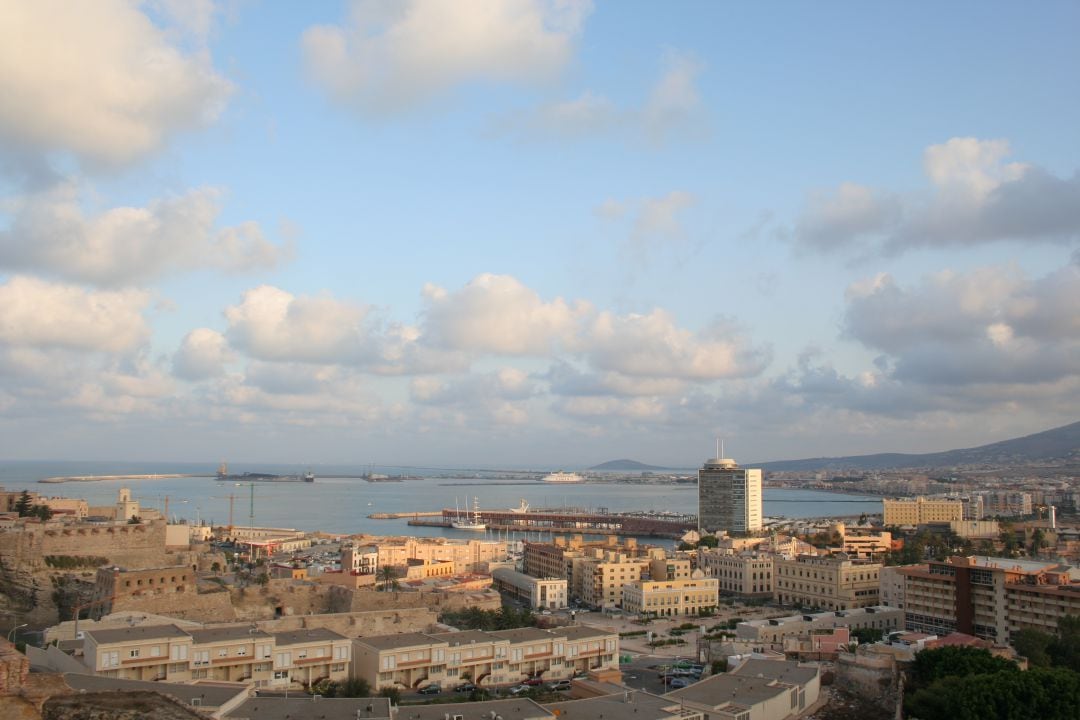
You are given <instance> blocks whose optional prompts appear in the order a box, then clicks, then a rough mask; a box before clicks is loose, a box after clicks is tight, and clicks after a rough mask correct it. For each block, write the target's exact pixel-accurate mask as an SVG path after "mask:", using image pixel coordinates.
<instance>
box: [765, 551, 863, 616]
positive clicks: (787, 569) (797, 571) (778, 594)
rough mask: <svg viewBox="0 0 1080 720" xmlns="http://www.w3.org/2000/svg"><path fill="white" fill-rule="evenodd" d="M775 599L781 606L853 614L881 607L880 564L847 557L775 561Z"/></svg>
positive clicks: (800, 556) (799, 558) (840, 554)
mask: <svg viewBox="0 0 1080 720" xmlns="http://www.w3.org/2000/svg"><path fill="white" fill-rule="evenodd" d="M775 565H776V583H775V590H774V592H773V596H774V597H775V598H776V600H777V602H779V603H781V604H782V605H797V606H802V607H811V608H821V609H822V610H850V609H852V608H860V607H869V606H872V605H877V604H878V592H879V578H878V574H879V573H880V572H881V567H882V566H881V564H880V563H873V562H865V561H859V560H853V559H851V558H850V557H848V556H847V555H845V554H844V553H837V554H835V555H828V556H825V557H817V556H813V555H799V556H797V557H795V558H776V561H775Z"/></svg>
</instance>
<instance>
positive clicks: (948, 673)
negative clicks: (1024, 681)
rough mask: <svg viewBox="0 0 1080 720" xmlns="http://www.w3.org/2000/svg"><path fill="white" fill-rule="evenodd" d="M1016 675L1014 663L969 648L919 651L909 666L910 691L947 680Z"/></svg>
mask: <svg viewBox="0 0 1080 720" xmlns="http://www.w3.org/2000/svg"><path fill="white" fill-rule="evenodd" d="M1008 672H1019V668H1017V666H1016V663H1013V662H1010V661H1009V660H1005V659H1004V658H999V657H997V656H995V655H991V654H990V651H989V650H984V649H983V648H971V647H942V648H934V649H933V650H923V651H922V652H920V653H919V654H917V655H916V656H915V662H913V663H912V664H911V671H910V677H911V683H910V686H911V687H912V688H924V687H927V686H929V685H930V684H932V683H934V682H935V681H938V680H943V679H945V678H949V677H966V676H968V675H984V674H991V673H1008Z"/></svg>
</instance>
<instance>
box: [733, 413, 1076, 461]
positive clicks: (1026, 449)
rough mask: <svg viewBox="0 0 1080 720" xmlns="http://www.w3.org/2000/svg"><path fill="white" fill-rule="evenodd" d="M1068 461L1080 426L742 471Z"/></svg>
mask: <svg viewBox="0 0 1080 720" xmlns="http://www.w3.org/2000/svg"><path fill="white" fill-rule="evenodd" d="M1070 458H1071V459H1072V460H1073V462H1076V463H1080V422H1075V423H1072V424H1071V425H1063V426H1062V427H1058V428H1054V429H1052V430H1044V431H1043V432H1039V433H1035V434H1034V435H1026V436H1024V437H1020V438H1013V439H1012V440H1002V441H1000V442H996V443H991V444H989V445H980V446H979V447H973V448H964V449H961V450H946V451H944V452H937V453H923V454H906V453H879V454H877V455H851V456H847V457H832V458H807V459H805V460H779V461H775V462H766V463H757V464H753V465H747V466H746V467H760V468H763V469H765V470H775V471H792V472H812V471H816V470H825V469H831V470H838V469H852V470H884V469H886V468H916V467H917V468H944V467H953V466H956V465H999V466H1008V465H1023V464H1031V463H1039V462H1047V461H1055V460H1057V461H1060V460H1068V459H1070Z"/></svg>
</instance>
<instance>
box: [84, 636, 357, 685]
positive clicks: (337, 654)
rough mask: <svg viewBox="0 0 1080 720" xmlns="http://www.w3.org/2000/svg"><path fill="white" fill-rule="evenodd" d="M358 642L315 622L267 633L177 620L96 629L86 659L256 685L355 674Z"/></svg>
mask: <svg viewBox="0 0 1080 720" xmlns="http://www.w3.org/2000/svg"><path fill="white" fill-rule="evenodd" d="M351 652H352V643H351V641H350V640H349V639H348V638H346V637H345V636H344V635H339V634H338V633H336V632H333V631H332V630H327V629H324V628H315V629H307V630H296V631H292V632H279V633H273V634H271V633H267V632H263V631H261V630H258V629H255V628H253V627H252V626H250V625H247V624H244V625H231V626H221V627H214V628H202V629H191V630H183V629H181V628H180V627H178V626H176V625H150V626H136V627H125V628H117V629H96V628H95V629H93V630H88V631H86V633H85V641H84V644H83V653H84V663H85V664H86V666H87V667H88V668H89V669H90V670H91V671H92V672H94V673H95V674H99V675H104V676H106V677H112V678H119V679H123V680H164V681H168V682H190V681H192V680H208V681H209V680H218V681H236V682H241V681H242V682H252V683H254V684H255V686H256V687H280V688H286V687H293V686H297V685H303V686H310V685H311V684H312V683H315V682H318V681H319V680H322V679H324V678H330V679H332V680H345V679H347V678H348V676H349V664H350V661H351Z"/></svg>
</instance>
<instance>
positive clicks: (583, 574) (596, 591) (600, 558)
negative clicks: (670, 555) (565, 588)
mask: <svg viewBox="0 0 1080 720" xmlns="http://www.w3.org/2000/svg"><path fill="white" fill-rule="evenodd" d="M590 552H591V554H590V555H587V556H586V557H583V558H576V559H575V560H574V562H573V567H572V573H573V574H572V577H571V590H570V594H571V596H572V597H574V596H576V597H577V598H578V599H579V600H580V601H581V602H583V603H584V604H585V605H588V606H589V607H593V608H612V607H618V606H619V605H621V604H622V588H623V585H626V584H627V583H632V582H637V581H638V580H640V579H641V575H642V572H644V571H646V570H647V569H648V567H649V560H647V559H643V558H636V557H630V556H629V555H625V554H623V553H618V552H612V551H610V550H592V551H590Z"/></svg>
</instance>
